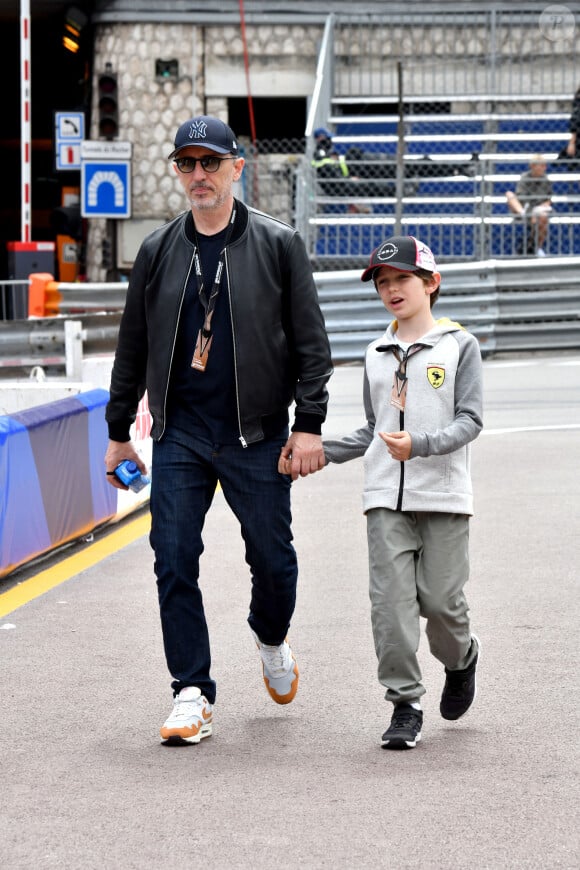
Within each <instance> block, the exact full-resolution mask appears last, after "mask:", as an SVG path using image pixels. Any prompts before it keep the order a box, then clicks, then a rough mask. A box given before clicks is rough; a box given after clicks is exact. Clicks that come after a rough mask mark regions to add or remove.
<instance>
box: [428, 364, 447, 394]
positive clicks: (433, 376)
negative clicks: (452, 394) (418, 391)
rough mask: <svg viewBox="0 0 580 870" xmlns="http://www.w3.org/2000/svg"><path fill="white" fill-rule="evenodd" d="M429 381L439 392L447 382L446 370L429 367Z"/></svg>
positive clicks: (440, 367)
mask: <svg viewBox="0 0 580 870" xmlns="http://www.w3.org/2000/svg"><path fill="white" fill-rule="evenodd" d="M427 380H428V381H429V383H430V384H431V386H432V387H433V388H434V389H435V390H438V389H439V387H440V386H442V384H443V381H444V380H445V369H444V368H442V366H427Z"/></svg>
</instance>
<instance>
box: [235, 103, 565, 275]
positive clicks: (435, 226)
mask: <svg viewBox="0 0 580 870" xmlns="http://www.w3.org/2000/svg"><path fill="white" fill-rule="evenodd" d="M568 117H569V116H568V115H567V114H566V113H551V114H544V115H543V116H539V115H535V116H533V117H532V118H531V119H530V118H528V117H527V116H524V115H520V116H518V115H509V116H507V115H506V116H505V117H500V116H497V115H496V116H487V117H485V118H484V117H481V118H480V119H474V118H470V117H467V116H463V117H460V116H454V117H453V118H450V119H449V120H448V121H447V122H444V121H443V120H442V118H441V117H440V116H431V117H427V116H420V115H417V116H408V117H407V118H406V120H405V144H406V149H407V150H406V153H405V154H404V159H403V160H402V161H400V160H399V161H398V160H397V157H396V154H395V151H394V148H393V146H396V135H395V134H392V133H391V134H384V133H382V134H376V133H374V134H368V136H367V137H366V139H365V134H361V133H360V129H359V132H357V133H355V134H351V133H349V132H348V124H347V125H344V126H343V127H340V125H339V129H340V130H341V133H340V134H337V135H336V136H335V137H334V140H333V143H334V149H335V153H334V155H333V156H332V157H331V158H330V159H329V160H328V161H325V162H324V164H323V165H322V166H316V165H313V162H312V161H309V160H308V159H307V157H306V155H305V154H304V147H305V143H304V140H281V141H277V140H269V141H261V142H260V143H259V145H258V147H248V148H247V149H246V155H245V156H246V170H245V188H244V196H245V199H246V201H247V202H248V204H250V205H253V206H255V207H257V208H259V209H261V210H262V211H266V212H268V213H270V214H272V215H274V216H275V217H278V218H280V219H281V220H284V221H286V222H287V223H290V224H294V225H296V226H297V227H298V228H299V230H300V231H301V233H302V235H303V237H304V240H305V242H306V245H307V247H308V250H309V253H310V256H311V260H312V264H313V268H314V269H316V270H317V271H326V270H337V269H354V268H359V267H362V266H364V265H365V264H366V262H367V261H368V257H369V254H370V252H371V251H372V250H373V248H374V247H376V246H377V245H378V244H380V242H381V240H382V239H384V238H385V237H386V236H388V235H391V234H395V233H397V234H398V233H402V234H404V235H407V234H409V235H415V236H418V237H419V238H421V239H422V240H423V241H425V242H426V243H427V244H428V245H429V246H430V247H431V248H432V249H433V251H434V253H435V255H436V256H437V258H438V259H439V260H440V261H442V262H445V261H455V262H457V261H470V260H483V259H488V258H502V257H512V256H532V255H536V253H537V251H538V247H539V241H538V237H537V234H538V226H537V224H536V223H535V221H534V220H533V218H532V217H531V216H528V215H526V216H525V217H523V218H518V217H517V216H515V215H513V214H512V213H510V211H509V210H508V206H507V200H506V192H507V191H508V190H515V188H516V186H517V183H518V180H519V178H520V176H521V175H522V174H523V173H525V172H527V171H528V169H529V163H530V159H532V158H533V156H534V154H536V153H537V152H540V151H541V152H542V153H543V154H544V155H545V157H546V160H547V162H548V168H547V175H548V178H549V179H550V181H551V182H552V187H553V197H552V204H553V211H552V213H551V214H550V216H549V225H548V232H547V236H546V239H545V242H543V243H542V245H543V247H542V251H543V253H545V254H546V255H547V256H560V255H573V254H578V253H579V252H580V171H579V170H580V166H579V165H578V163H577V162H576V161H574V160H567V159H558V155H559V154H560V153H561V152H562V150H563V149H564V147H565V145H566V142H567V139H568V132H567V124H568ZM451 126H453V129H454V133H452V134H451V133H449V132H448V131H449V129H450V127H451ZM492 127H493V128H495V130H492V131H490V128H492ZM530 127H533V128H534V129H529V128H530ZM476 128H478V129H476ZM426 130H428V131H429V132H417V131H426ZM484 130H487V131H489V132H484ZM413 131H415V132H413ZM441 131H447V132H441ZM438 137H439V138H438ZM451 137H454V138H451ZM377 140H378V141H377ZM415 144H417V145H419V146H420V147H419V149H418V150H416V149H415V147H414V146H415ZM544 148H545V149H546V150H543V149H544ZM421 152H424V153H421ZM339 157H340V158H341V159H340V161H339V159H338V158H339ZM317 162H318V161H314V163H317ZM345 170H346V171H345Z"/></svg>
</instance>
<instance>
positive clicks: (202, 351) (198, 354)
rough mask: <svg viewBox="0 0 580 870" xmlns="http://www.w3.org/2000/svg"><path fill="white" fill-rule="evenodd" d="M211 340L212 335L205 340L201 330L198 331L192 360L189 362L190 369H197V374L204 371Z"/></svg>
mask: <svg viewBox="0 0 580 870" xmlns="http://www.w3.org/2000/svg"><path fill="white" fill-rule="evenodd" d="M212 339H213V335H210V336H209V337H207V338H206V337H205V336H204V335H203V330H202V329H200V330H199V332H198V333H197V341H196V342H195V350H194V352H193V359H192V361H191V367H192V369H197V371H198V372H204V371H205V370H206V367H207V358H208V356H209V350H210V348H211V343H212Z"/></svg>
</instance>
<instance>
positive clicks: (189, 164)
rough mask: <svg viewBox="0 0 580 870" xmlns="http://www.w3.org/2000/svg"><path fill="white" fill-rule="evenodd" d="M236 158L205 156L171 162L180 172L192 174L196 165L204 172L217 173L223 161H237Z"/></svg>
mask: <svg viewBox="0 0 580 870" xmlns="http://www.w3.org/2000/svg"><path fill="white" fill-rule="evenodd" d="M237 159H238V158H237V157H215V156H214V155H213V154H206V155H205V156H204V157H177V158H176V159H175V160H174V161H173V162H174V163H175V165H176V166H177V168H178V169H179V171H180V172H186V173H188V172H193V170H194V169H195V166H196V164H197V163H199V164H200V166H201V168H202V169H203V171H204V172H217V171H218V169H219V168H220V165H221V164H222V163H223V161H224V160H237Z"/></svg>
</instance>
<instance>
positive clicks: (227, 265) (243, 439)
mask: <svg viewBox="0 0 580 870" xmlns="http://www.w3.org/2000/svg"><path fill="white" fill-rule="evenodd" d="M224 262H225V265H226V282H227V285H228V304H229V306H230V321H231V324H232V344H233V351H234V382H235V385H236V413H237V416H238V430H239V433H240V435H239V439H238V440H239V442H240V444H241V445H242V447H247V446H248V442H247V441H246V439H245V438H244V435H243V433H242V415H241V411H240V392H239V388H238V361H237V358H236V327H235V326H234V312H233V310H232V293H231V288H230V269H229V260H228V250H227V248H226V250H225V257H224Z"/></svg>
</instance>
